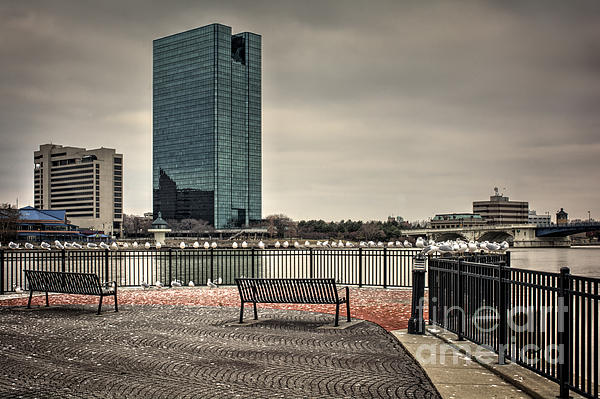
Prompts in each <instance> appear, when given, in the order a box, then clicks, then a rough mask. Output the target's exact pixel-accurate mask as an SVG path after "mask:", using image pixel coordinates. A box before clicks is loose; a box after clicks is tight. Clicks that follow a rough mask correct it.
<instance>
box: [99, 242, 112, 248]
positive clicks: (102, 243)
mask: <svg viewBox="0 0 600 399" xmlns="http://www.w3.org/2000/svg"><path fill="white" fill-rule="evenodd" d="M100 248H102V249H110V247H109V246H108V245H107V244H106V243H105V242H101V243H100Z"/></svg>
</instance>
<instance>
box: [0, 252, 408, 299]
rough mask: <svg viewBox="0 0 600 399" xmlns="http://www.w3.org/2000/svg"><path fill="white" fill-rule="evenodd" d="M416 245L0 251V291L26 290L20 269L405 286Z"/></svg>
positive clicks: (137, 281) (106, 277) (126, 280)
mask: <svg viewBox="0 0 600 399" xmlns="http://www.w3.org/2000/svg"><path fill="white" fill-rule="evenodd" d="M417 253H419V250H418V249H389V248H383V249H366V248H365V249H363V248H351V249H316V248H306V249H295V248H294V249H255V248H251V249H220V248H217V249H208V250H205V249H184V250H181V249H174V248H171V249H161V250H117V251H109V250H60V251H59V250H53V251H42V250H10V251H3V250H0V294H4V293H5V292H11V291H14V289H15V287H21V288H22V289H24V290H26V289H27V287H26V281H25V279H24V273H23V270H25V269H32V270H48V271H67V272H88V273H96V274H98V276H99V277H100V279H101V280H103V281H112V280H115V281H117V284H118V285H120V286H139V285H141V284H142V282H146V283H148V284H154V283H155V282H156V281H161V282H162V283H163V284H165V285H169V284H170V283H171V282H172V281H174V280H179V281H181V282H182V283H183V284H188V283H189V282H190V281H193V282H194V283H195V284H196V285H198V284H202V285H203V284H206V282H207V280H208V279H210V280H212V281H215V280H217V279H219V278H220V279H221V281H222V283H221V284H223V285H233V284H235V281H234V279H235V278H236V277H242V276H243V277H261V278H321V277H322V278H334V279H336V281H337V282H338V283H340V284H347V285H358V286H380V287H384V288H385V287H410V286H411V285H412V274H411V270H412V265H413V258H414V256H415V255H416V254H417Z"/></svg>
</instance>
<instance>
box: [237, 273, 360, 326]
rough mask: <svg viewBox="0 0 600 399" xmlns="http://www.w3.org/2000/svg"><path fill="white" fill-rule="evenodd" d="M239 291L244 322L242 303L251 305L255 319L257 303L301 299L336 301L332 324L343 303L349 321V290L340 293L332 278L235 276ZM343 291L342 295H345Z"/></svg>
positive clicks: (302, 301) (307, 300) (313, 301)
mask: <svg viewBox="0 0 600 399" xmlns="http://www.w3.org/2000/svg"><path fill="white" fill-rule="evenodd" d="M235 283H236V284H237V286H238V291H239V293H240V301H241V307H240V323H243V322H244V304H245V303H252V304H253V305H254V320H258V314H257V311H256V304H257V303H300V304H332V305H335V324H334V325H335V327H337V326H338V325H339V323H338V320H339V313H340V305H341V304H343V303H345V304H346V317H347V321H348V322H350V292H349V289H348V287H345V293H342V294H341V293H339V292H338V290H337V289H336V286H335V280H334V279H332V278H310V279H308V278H302V279H296V278H236V279H235ZM344 294H345V295H344Z"/></svg>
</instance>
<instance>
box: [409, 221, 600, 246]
mask: <svg viewBox="0 0 600 399" xmlns="http://www.w3.org/2000/svg"><path fill="white" fill-rule="evenodd" d="M552 228H557V229H556V231H552V230H551V229H552ZM558 228H562V226H550V227H544V228H542V227H537V226H536V225H534V224H510V225H485V226H468V227H456V228H446V229H431V228H428V229H415V230H402V234H404V235H407V236H410V237H427V238H428V239H434V240H435V241H444V240H454V239H457V238H460V239H462V240H465V241H471V240H472V241H486V240H487V241H497V242H500V241H504V240H506V241H508V242H510V243H512V245H513V246H514V247H515V248H534V247H570V246H571V238H570V237H569V235H570V234H575V233H576V232H577V233H579V232H581V231H575V229H572V230H560V231H559V230H558ZM588 228H592V226H588ZM599 228H600V226H599V227H598V228H595V230H598V229H599ZM549 229H550V230H549ZM592 229H593V228H592ZM570 231H573V232H570ZM584 231H591V230H584Z"/></svg>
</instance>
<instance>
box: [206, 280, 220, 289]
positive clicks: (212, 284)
mask: <svg viewBox="0 0 600 399" xmlns="http://www.w3.org/2000/svg"><path fill="white" fill-rule="evenodd" d="M206 285H207V286H208V288H210V289H213V288H217V285H216V284H215V283H213V282H212V281H210V279H208V281H207V282H206Z"/></svg>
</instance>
